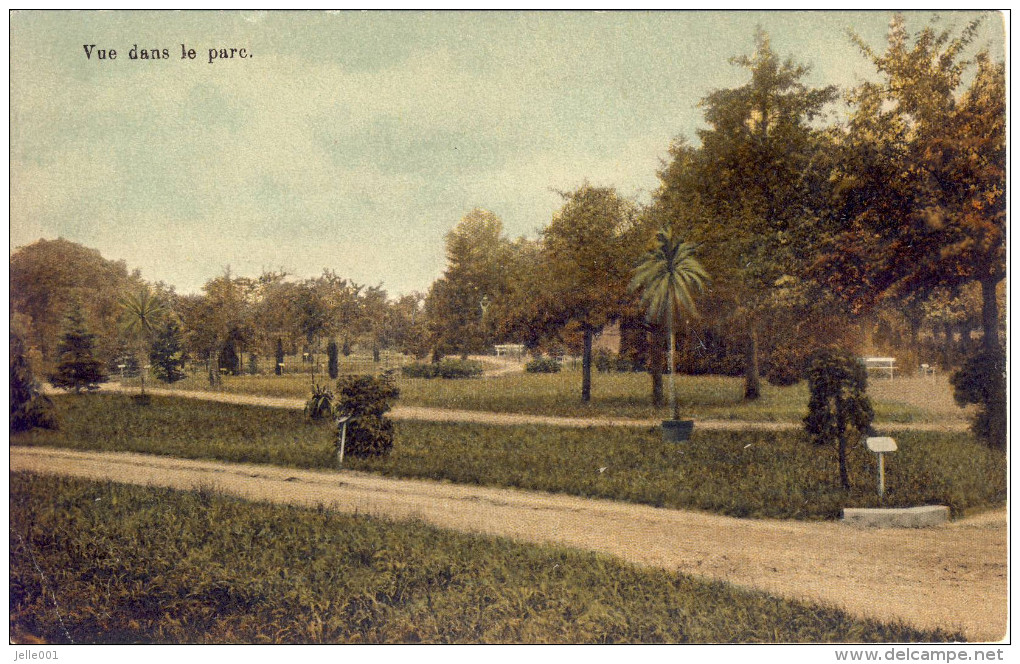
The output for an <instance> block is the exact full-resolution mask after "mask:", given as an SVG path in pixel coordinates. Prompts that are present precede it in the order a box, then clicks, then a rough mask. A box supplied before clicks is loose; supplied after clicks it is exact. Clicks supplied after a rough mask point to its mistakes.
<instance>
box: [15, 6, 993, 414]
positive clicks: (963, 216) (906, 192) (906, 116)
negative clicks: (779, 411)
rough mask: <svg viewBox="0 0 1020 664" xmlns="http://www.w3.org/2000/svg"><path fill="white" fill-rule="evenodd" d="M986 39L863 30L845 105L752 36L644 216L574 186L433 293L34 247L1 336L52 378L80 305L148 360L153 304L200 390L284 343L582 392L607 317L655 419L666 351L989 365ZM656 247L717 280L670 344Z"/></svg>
mask: <svg viewBox="0 0 1020 664" xmlns="http://www.w3.org/2000/svg"><path fill="white" fill-rule="evenodd" d="M977 27H978V22H977V21H975V22H973V23H971V24H968V25H967V26H965V27H964V28H963V29H962V30H959V31H957V30H954V29H943V28H941V27H940V26H939V25H938V24H937V23H931V24H929V25H927V26H925V27H923V28H922V29H920V30H919V31H918V32H916V33H915V34H913V35H910V34H908V32H907V30H906V27H905V23H904V19H903V17H902V16H899V15H897V16H895V17H894V18H893V20H892V21H891V23H890V30H889V34H888V39H887V43H886V44H885V46H884V48H883V49H881V50H878V49H875V48H874V47H872V46H871V45H869V44H867V43H866V42H865V41H864V40H862V39H861V38H859V37H858V36H856V35H853V34H851V35H850V38H851V39H852V40H853V41H854V43H856V44H857V46H858V47H859V49H860V51H861V52H862V53H863V54H864V55H865V56H866V57H867V58H868V60H869V61H870V62H871V64H872V65H873V67H874V71H875V73H876V78H875V80H873V81H869V82H864V83H861V84H860V85H858V86H856V87H854V88H852V89H849V90H839V89H837V88H836V87H835V86H823V87H810V86H808V85H807V84H806V83H805V79H806V78H807V76H808V73H809V71H810V69H809V67H808V66H807V65H805V64H801V63H798V62H797V61H795V60H794V59H793V58H783V57H781V56H780V55H779V54H777V53H776V52H775V50H774V49H773V47H772V45H771V43H770V41H769V38H768V35H767V34H765V33H764V32H759V33H758V34H757V35H756V37H755V45H754V49H753V52H752V53H751V54H750V55H745V56H739V57H735V58H733V59H732V60H731V62H732V64H733V65H734V66H736V67H739V68H741V69H742V70H744V71H745V72H746V82H745V83H744V84H743V85H741V86H739V87H734V88H729V89H720V90H715V91H713V92H711V93H710V94H708V95H707V96H705V97H704V98H703V99H701V100H700V107H701V108H702V110H703V114H704V128H703V129H700V130H699V131H698V132H697V137H696V138H697V141H696V142H695V141H692V140H688V139H686V138H678V139H676V140H675V141H674V142H673V143H672V144H671V145H670V146H669V152H668V159H667V160H665V161H664V162H663V164H662V167H661V169H660V170H659V172H658V178H659V186H658V188H657V190H656V191H655V192H654V193H653V195H652V197H651V200H650V202H648V203H646V204H640V203H638V202H636V201H634V200H631V199H628V198H627V197H625V196H622V195H621V194H620V193H619V192H617V191H616V190H615V189H614V188H612V187H598V186H592V185H589V184H584V185H582V186H581V187H579V188H577V189H575V190H572V191H565V192H561V195H562V198H563V204H562V206H561V207H560V209H559V210H558V211H557V212H556V213H555V214H554V215H553V218H552V219H551V220H550V221H549V222H548V223H547V224H546V225H545V226H544V228H543V229H542V231H541V233H540V235H539V237H537V238H524V237H522V238H517V239H512V238H509V237H507V236H506V234H505V232H504V228H503V224H502V221H501V219H500V218H499V217H498V216H497V215H496V214H494V213H492V212H489V211H486V210H482V209H476V210H472V211H471V212H469V213H468V214H466V215H465V216H464V217H463V218H462V219H461V220H460V221H459V223H457V224H456V226H455V227H454V228H453V229H452V230H451V231H450V232H449V233H448V234H447V236H446V259H447V262H446V268H445V271H444V272H443V274H442V276H441V277H439V278H438V279H437V280H436V281H435V282H434V283H433V284H432V285H431V287H430V288H429V289H428V291H427V292H425V293H412V294H408V295H404V296H401V297H399V298H391V297H389V296H388V294H387V293H386V291H385V290H384V289H383V288H382V286H381V285H377V286H368V285H365V284H357V283H355V282H353V281H351V280H349V279H346V278H343V277H341V276H340V275H337V274H335V273H334V272H332V271H330V270H325V271H324V272H323V274H322V275H320V276H318V277H314V278H310V279H304V280H297V279H294V278H293V277H290V276H288V275H286V274H284V273H282V272H266V273H264V274H262V275H259V276H258V277H255V278H249V277H239V276H235V275H234V274H233V273H232V272H231V271H230V270H229V268H228V269H227V270H225V271H224V272H223V274H221V275H218V276H216V277H214V278H212V279H210V280H209V281H208V282H207V283H206V284H205V286H204V287H203V289H202V292H201V293H200V294H194V295H181V294H177V293H176V292H175V291H174V289H173V288H172V287H169V286H167V285H165V284H162V283H155V284H146V283H145V282H144V281H143V280H142V279H141V277H140V275H139V274H138V273H137V272H129V271H128V269H127V267H126V266H125V265H124V264H123V263H115V262H111V261H106V260H105V259H103V258H102V257H101V256H99V254H98V252H95V251H93V250H89V249H85V248H83V247H80V246H78V245H74V244H73V243H70V242H67V241H65V240H56V241H42V240H41V241H39V242H37V243H35V244H33V245H31V246H28V247H24V248H22V249H19V250H18V251H16V252H15V253H14V254H12V256H11V309H12V324H13V325H14V326H15V327H16V328H17V329H19V330H21V331H22V332H23V336H24V338H25V341H26V344H27V346H28V347H29V348H30V349H31V350H30V352H34V353H36V355H37V356H38V357H37V359H38V360H39V361H41V362H44V363H46V362H49V363H52V362H54V361H55V354H56V352H57V346H58V343H59V335H60V330H61V325H62V324H63V322H62V321H63V320H64V318H65V316H66V315H67V312H68V311H69V307H70V303H71V302H78V303H79V305H80V306H81V307H82V308H83V310H84V311H85V314H86V316H85V317H86V319H88V320H89V321H90V325H91V328H92V330H93V331H94V332H95V333H96V335H97V341H96V343H97V352H98V354H99V356H100V357H102V358H103V359H104V360H105V361H108V362H115V361H118V358H124V357H126V356H130V355H132V353H135V354H136V353H137V351H134V350H132V347H131V342H130V339H129V336H130V335H126V334H125V333H124V330H123V321H122V317H123V314H124V307H123V306H122V305H121V304H120V302H121V300H122V299H123V298H124V297H131V296H137V294H139V293H142V292H150V291H151V293H152V296H153V297H154V298H156V299H158V300H159V301H160V302H161V303H163V304H164V305H165V309H166V314H167V315H166V316H165V319H166V320H167V321H172V322H173V323H174V325H176V326H177V327H178V328H179V334H180V337H181V343H182V347H183V352H185V353H186V354H187V355H188V356H189V357H190V358H191V359H192V360H193V361H194V362H199V363H204V365H205V367H207V368H208V369H209V371H210V373H211V375H218V373H219V370H220V369H223V370H225V371H228V372H231V373H240V372H243V371H245V370H249V369H256V370H257V367H262V370H266V369H267V368H268V369H269V370H275V369H276V368H277V367H276V365H277V364H278V361H279V360H278V356H279V355H280V353H281V352H283V351H285V352H286V354H287V355H291V354H295V353H296V354H299V355H302V356H303V354H304V353H309V354H311V355H314V354H316V353H322V352H324V349H326V348H335V349H337V350H336V351H334V352H333V355H334V356H335V354H336V352H340V353H344V354H349V353H350V352H352V350H353V349H355V348H360V349H362V350H363V351H364V352H366V353H367V352H369V351H370V352H371V353H372V354H373V356H374V357H375V358H376V359H378V358H379V356H380V353H381V352H382V351H384V350H387V349H389V350H395V351H399V352H403V353H407V354H410V355H414V356H416V357H419V358H424V357H427V356H428V357H431V358H432V359H433V360H434V361H438V359H440V358H441V357H443V356H444V355H453V354H458V355H467V354H468V353H474V352H484V351H487V350H488V349H490V348H491V347H492V345H493V344H495V343H503V342H520V343H524V344H525V345H527V346H528V347H529V348H530V349H532V350H534V351H536V352H539V351H546V352H553V353H559V352H564V351H569V352H573V353H576V354H579V355H581V356H582V358H583V359H582V369H583V371H582V386H581V396H582V398H583V399H585V400H587V399H589V398H590V394H591V380H592V376H591V367H592V343H593V339H594V337H595V336H596V335H597V334H598V333H599V332H600V331H602V330H604V329H605V328H606V327H607V326H608V325H611V324H618V325H619V327H620V330H621V339H622V348H621V353H622V354H624V355H626V356H627V359H628V361H629V364H630V365H631V366H635V367H639V368H643V369H646V370H647V371H648V372H649V374H650V375H651V390H652V397H653V400H654V401H655V403H657V404H659V403H662V401H663V395H662V385H663V383H662V376H663V373H664V372H665V371H666V369H667V365H668V363H669V360H668V359H667V352H666V349H667V347H668V348H669V350H670V351H673V352H672V353H669V354H670V355H674V354H675V359H674V360H673V366H674V367H678V368H679V369H680V370H681V371H685V372H688V373H724V374H730V375H742V376H743V377H744V396H745V398H747V399H755V398H758V396H759V395H760V393H761V379H762V376H764V377H765V378H767V379H769V380H770V381H772V382H776V383H778V384H784V383H787V382H792V381H794V380H797V379H799V378H801V377H803V376H804V375H805V371H806V368H807V367H806V361H807V358H808V355H809V354H810V352H812V351H813V350H814V349H816V348H818V347H821V346H839V347H843V348H850V349H862V348H865V347H870V348H875V349H878V350H882V351H885V352H887V353H890V354H893V353H895V354H897V356H898V357H902V358H903V359H904V360H905V361H906V362H907V363H909V362H922V361H923V362H928V363H932V364H936V363H938V364H941V365H943V366H945V367H947V368H948V367H952V366H955V365H959V364H960V363H962V362H963V361H964V359H965V358H966V357H968V356H973V355H975V354H977V353H979V352H981V353H983V354H984V355H985V356H986V357H991V358H999V357H1001V356H1002V355H1003V350H1002V340H1001V337H1002V335H1003V334H1004V332H1003V320H1002V304H1001V301H1002V298H1003V280H1004V278H1005V270H1006V254H1005V251H1006V249H1005V224H1006V221H1005V215H1006V212H1005V188H1006V184H1005V162H1006V156H1005V121H1006V113H1005V69H1004V64H1003V63H1002V62H995V61H993V60H992V59H991V58H990V57H989V56H988V54H987V53H985V52H979V53H978V54H977V55H975V56H974V57H970V58H968V57H966V54H967V52H968V50H969V49H971V47H972V46H973V41H974V39H975V34H976V30H977ZM840 102H842V103H843V104H844V106H845V109H844V112H843V113H842V114H838V115H834V111H835V109H836V106H837V105H838V104H839V103H840ZM663 232H668V233H669V234H670V236H671V237H673V236H675V237H676V238H679V239H680V240H682V241H683V242H684V243H686V244H688V245H690V246H691V247H692V252H693V255H694V256H696V258H697V260H698V261H700V264H701V265H702V266H703V267H704V271H705V273H706V277H708V278H707V279H706V283H705V288H704V292H703V293H702V294H701V296H700V297H701V299H700V301H699V304H698V307H697V311H698V314H697V315H695V314H693V313H689V314H685V315H683V316H677V317H675V319H674V318H671V319H670V321H668V322H671V323H675V326H676V330H675V334H674V336H675V338H676V340H675V342H674V343H673V344H672V345H669V344H667V342H666V338H667V336H668V331H667V329H666V328H667V325H666V322H667V321H664V320H662V319H661V318H658V319H650V318H649V317H648V315H647V309H646V307H644V306H642V304H641V301H640V298H641V294H640V293H639V292H636V291H634V290H632V289H630V288H628V285H629V283H630V282H631V280H632V278H633V275H634V269H635V267H636V266H637V264H638V263H639V262H640V260H641V259H642V256H643V255H645V253H646V251H647V250H648V249H649V246H650V243H653V242H654V240H655V238H656V237H658V236H659V235H660V234H661V233H663ZM974 331H977V332H979V334H978V335H976V336H975V335H973V334H972V332H974ZM158 332H159V330H154V331H153V334H154V335H155V334H157V333H158ZM245 357H247V362H245V359H244V358H245ZM253 358H254V359H253ZM996 361H998V360H996ZM260 362H261V364H259V363H260ZM253 365H254V366H253ZM995 366H998V365H995Z"/></svg>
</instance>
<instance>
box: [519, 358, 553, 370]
mask: <svg viewBox="0 0 1020 664" xmlns="http://www.w3.org/2000/svg"><path fill="white" fill-rule="evenodd" d="M561 368H562V365H560V363H559V361H558V360H556V359H555V358H552V357H536V358H535V359H533V360H531V361H530V362H528V363H527V364H525V365H524V370H525V371H527V372H528V373H559V370H560V369H561Z"/></svg>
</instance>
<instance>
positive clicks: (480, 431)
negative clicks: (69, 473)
mask: <svg viewBox="0 0 1020 664" xmlns="http://www.w3.org/2000/svg"><path fill="white" fill-rule="evenodd" d="M55 402H56V404H57V408H58V417H59V419H60V422H61V430H60V431H55V432H49V431H35V432H31V433H27V434H18V435H16V436H12V437H11V443H12V444H19V445H51V446H64V447H73V448H77V449H90V450H125V451H136V452H145V453H150V454H163V455H172V456H178V457H185V458H205V459H221V460H224V461H236V462H249V463H267V464H275V465H282V466H293V467H302V468H332V467H335V458H334V456H333V450H332V441H333V435H334V434H333V432H332V429H331V427H330V426H329V425H325V424H322V425H319V424H313V423H311V422H309V421H308V420H306V419H305V418H304V416H303V415H302V414H301V413H300V412H298V411H287V410H282V409H269V408H256V407H251V406H237V405H229V404H217V403H212V402H199V401H187V400H180V399H172V398H155V399H153V402H152V406H150V407H139V406H136V405H134V404H133V403H132V402H131V400H130V398H128V397H126V396H122V395H81V396H73V395H68V396H61V397H57V398H56V399H55ZM396 427H397V439H396V443H395V446H394V450H393V452H392V454H391V455H390V456H389V457H387V458H383V459H376V460H357V459H351V458H349V459H348V461H347V462H346V465H347V467H349V468H353V469H356V470H364V471H369V472H376V473H382V474H385V475H390V476H395V477H424V478H432V479H440V480H450V481H453V482H461V483H475V484H482V485H492V486H508V487H519V488H524V489H536V490H545V491H553V492H561V493H569V494H574V495H580V496H591V497H601V498H608V499H614V500H626V501H632V502H637V503H645V504H651V505H656V506H667V507H677V508H696V509H703V510H709V511H713V512H718V513H722V514H728V515H732V516H741V517H776V518H793V519H831V518H837V517H838V516H839V515H840V510H841V509H842V508H843V507H848V506H849V507H852V506H860V507H867V506H875V505H877V497H876V495H875V474H876V468H875V459H874V455H873V454H871V453H870V452H868V451H866V450H865V449H863V448H862V447H861V446H856V447H853V448H852V449H851V451H850V472H851V479H852V481H853V482H854V485H855V490H854V491H852V492H850V493H849V494H847V493H845V492H843V491H842V490H841V489H840V488H839V486H838V479H837V478H838V474H837V462H836V456H835V451H834V450H833V449H830V448H824V449H819V448H816V447H814V446H813V445H812V444H811V443H810V442H808V441H807V440H806V438H805V437H804V435H803V434H802V433H800V432H781V433H780V432H720V431H704V430H703V431H699V430H698V429H697V428H695V433H694V436H693V438H692V440H691V441H690V442H689V443H686V444H683V445H677V444H667V443H664V442H663V441H662V439H661V435H660V434H659V432H658V431H657V430H653V429H622V428H590V429H562V428H555V427H547V426H514V427H502V426H488V425H474V424H449V423H430V422H414V421H402V422H397V423H396ZM897 443H898V445H899V448H900V449H899V451H898V452H896V454H894V455H892V456H891V457H889V459H888V460H887V464H886V486H887V494H886V502H885V504H886V505H889V506H909V505H922V504H929V503H940V504H945V505H949V506H950V507H951V508H952V509H953V512H954V513H955V514H960V513H961V512H963V511H964V510H967V509H971V508H980V507H986V506H992V505H1000V504H1002V503H1003V502H1004V501H1005V496H1006V460H1005V456H1004V455H1003V454H1002V453H996V452H993V451H990V450H988V449H986V448H985V447H982V446H981V445H980V444H978V443H977V442H975V441H974V439H973V438H972V437H971V436H970V435H969V434H964V433H955V434H948V433H932V432H903V433H901V434H899V435H898V436H897ZM600 469H604V470H602V471H601V472H600Z"/></svg>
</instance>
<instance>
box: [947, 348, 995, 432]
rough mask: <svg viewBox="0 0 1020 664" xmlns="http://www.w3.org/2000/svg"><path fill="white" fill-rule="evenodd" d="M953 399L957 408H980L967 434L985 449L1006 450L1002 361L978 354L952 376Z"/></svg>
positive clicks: (993, 356)
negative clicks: (979, 441) (969, 433)
mask: <svg viewBox="0 0 1020 664" xmlns="http://www.w3.org/2000/svg"><path fill="white" fill-rule="evenodd" d="M951 382H952V384H953V397H954V398H955V399H956V403H958V404H960V405H961V406H966V405H968V404H978V406H979V407H980V408H979V410H978V412H977V415H976V416H975V418H974V422H973V424H972V425H971V430H972V431H973V432H974V435H975V436H977V437H978V438H980V439H981V440H983V441H984V442H985V444H987V445H988V446H989V447H992V448H997V449H1006V443H1007V438H1006V407H1007V406H1006V358H1005V357H1004V356H1003V355H1001V354H992V353H989V352H988V351H982V352H980V353H978V354H976V355H972V356H971V357H969V358H968V359H967V361H966V362H964V363H963V366H962V367H960V370H959V371H957V372H956V373H955V374H953V377H952V379H951Z"/></svg>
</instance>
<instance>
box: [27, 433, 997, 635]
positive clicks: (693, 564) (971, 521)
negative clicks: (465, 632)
mask: <svg viewBox="0 0 1020 664" xmlns="http://www.w3.org/2000/svg"><path fill="white" fill-rule="evenodd" d="M10 469H11V470H12V471H16V470H25V471H32V472H38V473H49V474H59V475H69V476H75V477H83V478H89V479H95V480H110V481H116V482H123V483H130V484H140V485H152V486H161V487H171V488H176V489H183V490H191V489H195V488H198V487H211V488H213V489H215V490H218V491H220V492H222V493H224V494H228V495H233V496H238V497H241V498H245V499H249V500H259V501H269V502H275V503H285V504H293V505H303V506H318V505H322V506H325V507H327V508H331V509H335V510H338V511H343V512H358V513H362V514H364V513H368V514H372V515H376V516H381V517H387V518H395V519H403V518H418V519H422V520H423V521H426V522H428V523H431V524H433V525H436V526H439V527H442V528H450V529H455V530H460V531H466V532H473V533H481V534H486V535H499V536H506V537H511V538H514V539H517V540H521V541H526V542H536V543H556V544H561V545H567V546H572V547H577V548H583V549H589V550H594V551H599V552H602V553H606V554H611V555H614V556H618V557H621V558H624V559H626V560H628V561H631V562H633V563H637V564H640V565H648V566H655V567H660V568H665V569H668V570H676V571H680V572H683V573H687V574H691V575H695V576H701V577H707V578H711V579H718V580H723V581H727V582H730V583H733V584H736V585H739V586H744V587H749V588H756V589H760V590H764V591H767V592H770V593H774V594H777V595H780V596H783V597H788V598H794V599H803V600H808V601H812V602H820V603H825V604H828V605H833V606H837V607H840V608H843V609H844V610H846V611H848V612H850V613H852V614H854V615H858V616H863V617H871V618H877V619H880V620H884V621H894V620H902V621H905V622H907V623H910V624H914V625H916V626H919V627H932V628H934V627H941V628H944V629H953V630H960V631H962V632H963V633H964V634H966V635H967V638H968V639H969V640H972V641H985V642H988V641H997V640H1000V639H1002V638H1003V637H1004V635H1005V634H1006V630H1007V601H1008V597H1007V595H1008V585H1007V572H1008V567H1007V516H1006V511H1005V510H1004V509H1000V510H994V511H991V512H987V513H984V514H982V515H978V516H976V517H971V518H967V519H963V520H960V521H956V522H953V523H950V524H946V525H943V526H938V527H935V528H929V529H925V530H909V529H888V530H864V529H857V528H854V527H850V526H847V525H844V524H840V523H829V522H825V523H818V522H793V521H775V520H748V519H736V518H731V517H724V516H718V515H713V514H705V513H700V512H692V511H684V510H669V509H659V508H654V507H648V506H642V505H634V504H629V503H620V502H611V501H604V500H588V499H583V498H577V497H573V496H566V495H558V494H547V493H538V492H526V491H519V490H512V489H496V488H488V487H477V486H464V485H456V484H449V483H440V482H431V481H426V480H398V479H391V478H385V477H380V476H374V475H368V474H364V473H357V472H352V471H332V472H331V471H310V470H296V469H289V468H278V467H273V466H261V465H250V464H235V463H222V462H213V461H195V460H185V459H176V458H171V457H157V456H150V455H143V454H134V453H121V452H80V451H75V450H66V449H52V448H38V447H36V448H33V447H12V448H11V449H10Z"/></svg>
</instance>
